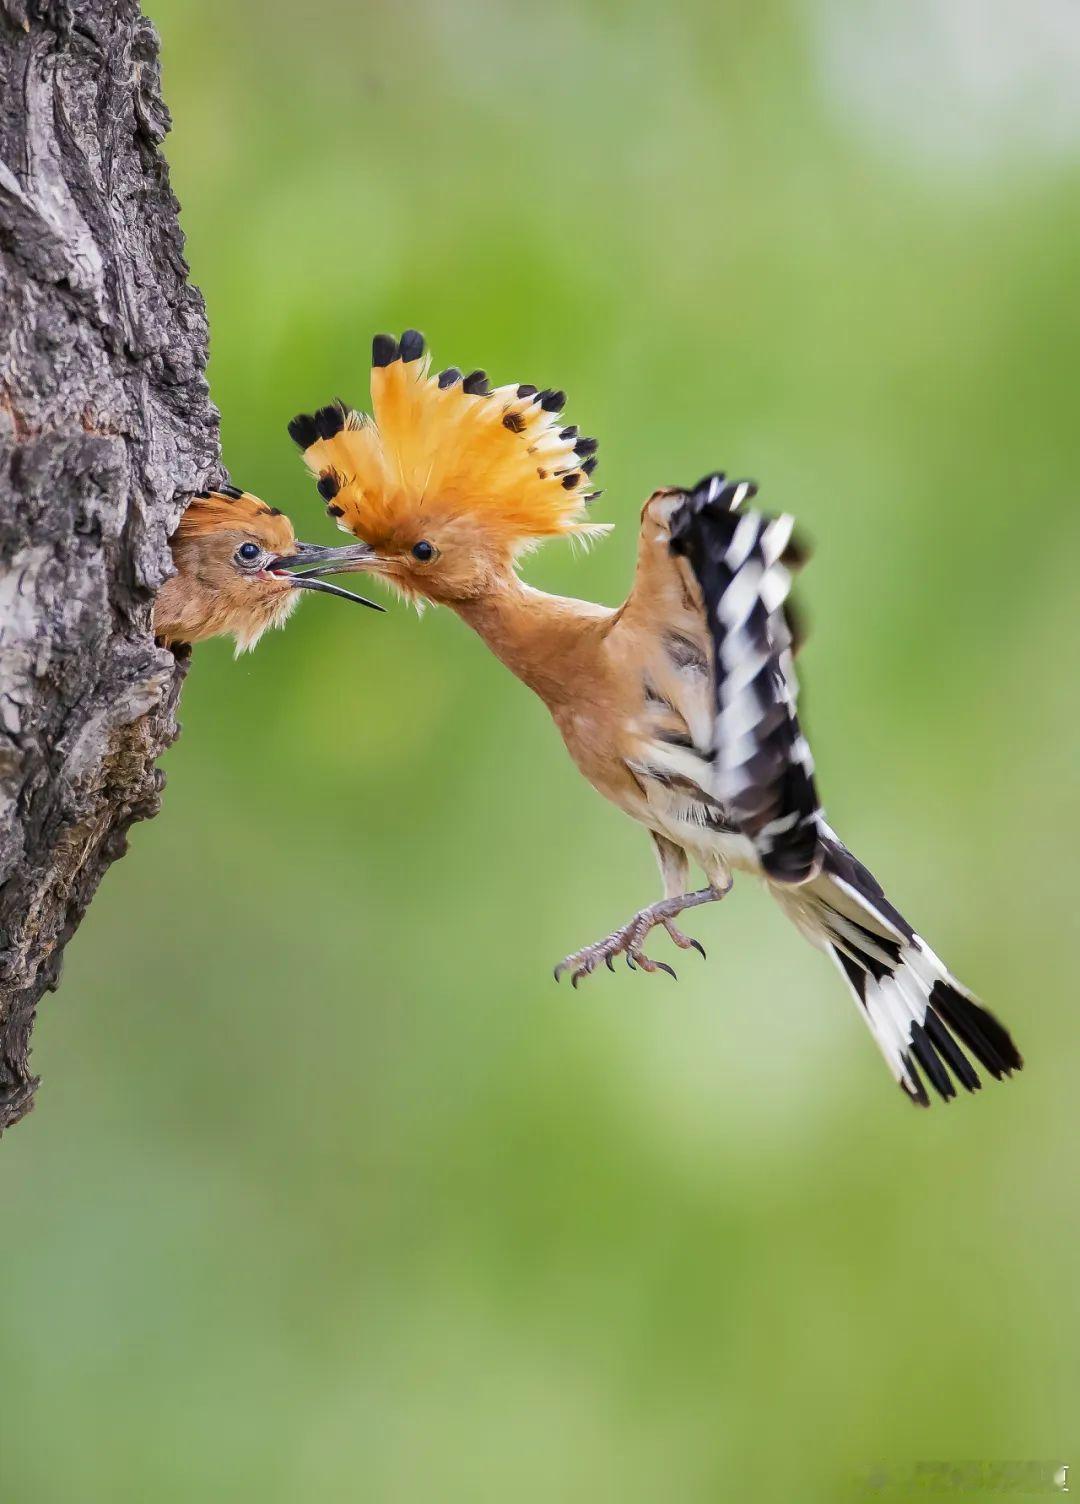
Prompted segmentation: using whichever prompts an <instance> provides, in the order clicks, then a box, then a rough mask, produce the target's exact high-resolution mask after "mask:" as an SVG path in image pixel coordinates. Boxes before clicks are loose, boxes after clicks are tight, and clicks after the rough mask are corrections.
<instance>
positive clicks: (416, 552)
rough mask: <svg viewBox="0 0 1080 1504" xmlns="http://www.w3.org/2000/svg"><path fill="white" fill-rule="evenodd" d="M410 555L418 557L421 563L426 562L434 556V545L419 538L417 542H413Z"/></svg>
mask: <svg viewBox="0 0 1080 1504" xmlns="http://www.w3.org/2000/svg"><path fill="white" fill-rule="evenodd" d="M412 556H413V558H414V559H419V560H420V562H421V564H427V563H429V562H430V561H431V560H432V559H433V558H434V557H435V545H434V544H433V543H428V542H427V541H426V540H425V539H421V540H420V542H419V543H414V544H413V547H412Z"/></svg>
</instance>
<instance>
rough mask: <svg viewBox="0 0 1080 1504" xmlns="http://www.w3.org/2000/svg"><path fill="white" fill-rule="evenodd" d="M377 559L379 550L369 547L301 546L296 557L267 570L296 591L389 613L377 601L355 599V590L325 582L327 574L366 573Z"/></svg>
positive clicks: (274, 563) (272, 564) (290, 556)
mask: <svg viewBox="0 0 1080 1504" xmlns="http://www.w3.org/2000/svg"><path fill="white" fill-rule="evenodd" d="M374 557H375V550H374V549H373V548H369V547H368V545H367V544H366V543H350V544H348V545H346V547H344V548H323V547H322V546H321V544H318V543H297V544H296V547H295V550H294V552H293V553H291V554H285V555H282V556H281V557H279V558H277V559H274V560H272V561H271V562H270V564H268V565H267V568H268V569H269V570H270V571H271V573H272V574H279V575H288V577H289V580H290V583H291V584H292V586H293V588H294V589H295V590H321V591H322V592H323V593H324V594H325V595H337V596H340V597H341V599H342V600H345V601H355V602H356V604H357V605H358V606H370V607H371V609H372V611H385V610H386V607H385V606H380V605H379V604H378V603H377V602H376V601H369V600H368V599H367V597H366V596H363V595H354V594H353V593H352V591H351V590H342V588H341V586H340V585H328V584H327V583H326V582H325V580H323V579H322V578H321V576H322V575H324V574H351V573H352V572H353V571H354V570H358V569H364V568H366V567H367V565H368V564H369V563H370V561H371V560H372V559H374Z"/></svg>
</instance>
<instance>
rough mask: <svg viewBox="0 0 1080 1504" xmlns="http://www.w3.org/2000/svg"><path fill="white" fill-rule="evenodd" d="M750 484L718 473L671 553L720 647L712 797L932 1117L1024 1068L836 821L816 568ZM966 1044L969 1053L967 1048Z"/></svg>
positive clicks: (678, 526) (686, 513) (687, 506)
mask: <svg viewBox="0 0 1080 1504" xmlns="http://www.w3.org/2000/svg"><path fill="white" fill-rule="evenodd" d="M756 489H757V488H756V487H755V486H754V485H753V484H752V483H751V482H749V481H741V482H734V481H729V480H727V479H726V477H725V476H724V475H722V474H716V475H709V476H706V477H705V479H704V480H702V481H700V482H699V483H698V485H697V486H696V487H695V488H694V489H693V491H691V492H689V493H687V496H686V499H685V501H684V502H683V503H682V504H681V505H680V507H679V508H678V509H677V510H676V511H675V512H674V514H673V516H672V519H671V547H672V550H673V551H674V552H675V553H677V554H681V555H683V556H685V557H686V559H687V560H688V562H689V564H690V567H691V569H692V570H693V572H694V575H695V577H696V579H697V582H698V585H699V587H700V590H701V594H702V599H703V604H704V608H705V612H706V616H707V618H708V624H709V632H710V635H711V638H712V645H713V659H714V674H713V680H714V691H715V713H716V714H715V728H714V740H713V749H712V750H713V757H712V776H713V787H712V788H711V789H710V792H711V793H712V794H713V796H714V797H715V798H716V799H718V800H719V801H720V802H721V803H722V804H723V805H724V807H725V810H726V812H727V814H728V816H729V818H730V819H731V821H732V823H733V825H734V826H735V827H736V828H737V829H738V830H739V831H740V832H741V834H743V835H744V836H746V837H748V838H749V840H750V841H751V842H752V844H753V847H754V849H755V851H756V853H757V858H758V860H759V862H760V864H761V869H762V872H763V874H764V876H765V877H766V879H767V880H768V882H769V883H770V885H771V888H772V891H773V893H774V894H775V896H776V897H777V899H778V900H779V902H780V904H781V906H782V907H783V908H784V909H785V910H786V912H787V913H788V914H789V916H790V917H791V918H792V920H793V921H794V922H795V924H796V925H797V926H798V928H799V929H800V930H801V931H802V933H803V934H804V935H805V936H806V937H807V939H808V940H810V941H811V943H812V944H814V945H816V946H817V947H818V948H819V949H820V950H823V951H825V952H826V953H827V954H828V955H829V956H830V958H831V959H832V960H833V961H834V963H835V964H836V966H837V968H838V970H839V971H840V973H841V975H842V976H843V978H844V980H845V981H846V983H847V985H848V987H849V988H850V990H851V992H852V994H853V995H854V997H855V999H856V1001H857V1002H858V1004H859V1007H860V1009H861V1011H862V1013H863V1016H864V1017H865V1019H866V1021H867V1023H868V1024H869V1026H870V1030H871V1033H872V1034H873V1036H874V1038H875V1040H876V1041H877V1044H878V1047H879V1049H880V1050H881V1052H882V1054H883V1055H884V1056H885V1059H886V1061H887V1063H888V1065H889V1069H890V1070H891V1071H892V1073H893V1075H894V1076H895V1078H896V1080H897V1081H898V1082H899V1084H900V1086H901V1087H902V1088H903V1090H904V1091H905V1092H906V1094H907V1095H908V1097H909V1098H910V1100H911V1101H913V1102H916V1103H918V1104H919V1105H921V1106H924V1107H928V1106H929V1105H930V1098H929V1096H928V1094H927V1091H926V1087H925V1085H924V1084H923V1080H922V1075H921V1074H920V1071H921V1072H922V1074H924V1075H925V1076H926V1079H927V1081H929V1083H930V1085H931V1086H932V1087H933V1088H934V1089H935V1091H936V1092H937V1093H938V1095H939V1096H940V1097H941V1098H942V1099H943V1100H944V1101H948V1100H949V1099H950V1098H951V1097H954V1096H955V1095H956V1086H957V1083H958V1084H959V1085H960V1086H963V1087H965V1088H966V1089H967V1090H968V1091H976V1090H978V1088H979V1086H980V1085H981V1083H980V1080H979V1077H978V1074H977V1073H976V1071H975V1068H974V1066H973V1065H972V1063H971V1060H969V1059H968V1055H967V1054H965V1050H967V1051H968V1052H969V1053H970V1055H971V1056H973V1057H974V1059H975V1060H976V1061H978V1062H979V1064H981V1065H982V1066H983V1067H984V1068H985V1069H986V1070H987V1071H989V1073H990V1074H991V1075H992V1076H994V1077H996V1078H998V1079H1001V1078H1002V1077H1005V1076H1009V1075H1011V1073H1012V1072H1013V1071H1014V1070H1019V1069H1020V1068H1021V1066H1022V1065H1023V1061H1022V1059H1021V1057H1020V1054H1019V1052H1018V1050H1017V1048H1016V1046H1015V1044H1014V1043H1013V1041H1012V1039H1011V1038H1010V1036H1009V1033H1008V1031H1007V1030H1006V1029H1005V1028H1004V1027H1003V1025H1002V1024H1000V1023H999V1022H998V1020H997V1019H996V1018H995V1017H994V1016H993V1014H992V1013H990V1012H988V1011H987V1009H985V1008H984V1007H983V1006H982V1004H981V1003H979V1001H978V1000H977V999H976V998H975V997H973V996H972V994H971V993H970V992H968V991H967V989H966V988H964V987H962V986H961V985H960V983H959V982H958V981H957V980H956V978H955V977H953V976H952V975H951V974H950V972H949V971H948V970H947V969H946V967H945V966H944V965H943V963H942V962H941V961H940V960H939V959H938V957H937V956H936V955H935V954H934V952H933V951H932V950H931V949H930V947H929V946H928V945H927V944H926V942H925V941H924V940H922V939H921V938H920V936H918V935H917V934H916V933H915V931H914V930H913V929H912V928H911V926H910V925H909V924H908V922H907V920H906V919H904V917H903V916H902V915H901V914H900V913H899V912H898V911H897V910H896V909H895V908H894V907H893V906H892V904H891V903H890V902H889V901H888V899H887V898H886V897H885V894H884V892H883V891H882V889H881V886H880V884H879V883H878V882H877V881H876V879H875V878H874V877H873V875H872V874H871V873H870V872H869V871H868V870H867V869H866V868H865V867H864V866H863V865H862V863H861V862H859V861H857V860H856V858H855V857H854V856H852V854H851V853H850V852H849V851H848V850H847V848H846V847H845V846H844V845H843V844H842V843H841V842H840V840H839V839H838V838H837V836H836V835H835V833H834V832H833V831H832V830H831V829H830V828H829V826H828V824H827V823H826V821H825V817H824V813H823V811H822V808H821V805H820V803H819V801H818V797H817V789H816V786H815V781H814V762H813V758H812V756H811V753H810V748H809V746H808V744H807V741H806V738H805V736H804V735H803V733H802V730H801V728H800V725H799V718H798V714H797V710H796V702H797V697H798V684H797V681H796V677H795V671H794V667H793V657H794V651H795V648H796V647H797V645H798V643H797V631H796V626H795V623H796V620H797V618H796V617H795V616H794V614H793V613H792V611H791V606H790V600H789V594H790V590H791V581H792V571H793V569H794V568H796V567H798V566H799V565H800V564H801V563H802V562H803V558H804V553H803V550H802V547H801V545H799V544H798V543H797V542H796V541H795V537H794V533H793V521H792V519H791V518H790V517H778V518H771V517H766V516H764V515H763V514H761V513H759V512H756V511H752V510H747V509H746V508H745V505H744V504H745V502H746V501H748V500H749V499H750V498H752V497H753V496H754V495H755V493H756ZM961 1046H963V1048H961Z"/></svg>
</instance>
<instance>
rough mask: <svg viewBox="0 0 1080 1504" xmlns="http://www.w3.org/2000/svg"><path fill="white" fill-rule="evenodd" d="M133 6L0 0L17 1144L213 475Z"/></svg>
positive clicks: (8, 819)
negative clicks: (172, 553) (156, 632)
mask: <svg viewBox="0 0 1080 1504" xmlns="http://www.w3.org/2000/svg"><path fill="white" fill-rule="evenodd" d="M168 126H169V117H168V113H167V111H166V109H165V106H164V105H163V103H162V100H161V93H160V78H159V69H158V44H157V36H156V34H155V32H154V29H153V27H152V26H151V25H150V23H149V22H148V21H147V20H146V19H145V18H144V17H143V16H142V15H141V14H140V12H139V8H138V5H137V4H136V3H135V0H0V1131H2V1130H3V1129H4V1128H6V1127H8V1126H10V1124H12V1123H14V1122H16V1121H17V1120H18V1119H19V1118H20V1117H21V1116H22V1115H23V1114H24V1113H25V1112H27V1111H28V1110H29V1108H30V1106H31V1103H32V1098H33V1093H34V1090H35V1087H36V1086H37V1081H36V1079H35V1078H34V1076H33V1075H32V1074H31V1073H30V1069H29V1065H28V1060H27V1055H28V1048H29V1041H30V1031H31V1028H32V1026H33V1021H34V1013H35V1009H36V1007H37V1003H38V999H39V998H40V997H41V995H42V994H43V993H44V992H45V991H46V990H51V989H53V988H55V987H56V985H57V982H58V980H59V976H60V967H61V962H62V955H63V949H64V946H65V944H66V943H67V941H68V940H69V939H70V938H71V935H72V934H73V933H74V931H75V929H76V927H77V926H78V924H79V922H80V920H81V919H82V916H83V914H84V912H85V910H86V907H87V905H88V904H89V902H90V900H91V898H92V897H93V895H94V891H95V889H96V888H97V885H98V883H99V882H100V880H101V877H102V875H103V873H104V872H105V870H106V868H107V867H108V866H109V864H110V863H111V862H113V861H115V860H116V858H117V857H118V856H120V855H122V854H123V852H124V850H125V847H126V832H127V829H128V827H129V826H130V825H131V824H132V822H133V821H135V820H140V819H146V818H147V817H148V816H150V815H153V814H154V813H155V812H156V811H157V808H158V804H159V798H160V791H161V784H162V775H161V774H160V773H159V772H158V771H157V770H156V769H155V767H154V762H155V759H156V758H157V756H158V755H159V753H160V752H161V751H162V750H163V749H164V748H165V747H167V746H168V745H169V743H170V742H171V741H173V740H174V738H175V736H176V734H177V724H176V719H175V711H176V703H177V697H178V694H179V690H180V681H181V679H182V677H183V666H182V664H180V663H178V661H177V660H176V659H175V658H174V657H173V655H172V654H171V653H168V652H165V651H162V650H161V649H158V648H156V647H155V646H154V641H153V637H152V635H151V631H150V617H151V606H152V602H153V596H154V591H155V589H156V588H157V586H158V585H160V583H161V581H162V580H163V579H164V578H165V576H166V574H167V573H168V570H169V552H168V546H167V538H168V535H169V533H170V532H171V530H172V528H173V527H174V526H175V523H176V519H177V517H178V516H179V513H180V510H181V507H182V504H183V501H184V499H185V497H186V494H187V493H190V492H191V491H195V490H199V489H200V488H201V487H203V486H204V485H206V484H208V483H209V482H211V481H212V480H215V479H217V478H219V477H220V475H221V471H220V469H219V449H218V426H217V413H216V412H215V410H214V408H213V407H212V405H211V403H210V401H209V398H208V396H207V388H206V382H205V380H204V378H203V368H204V366H205V362H206V343H207V328H206V317H205V312H204V309H203V303H202V299H201V297H200V296H199V294H198V292H197V291H196V290H195V289H194V288H192V287H189V286H188V284H187V280H186V278H187V267H186V265H185V263H184V259H183V255H182V245H183V241H182V237H181V234H180V230H179V226H178V224H177V204H176V200H175V199H174V198H173V195H172V193H171V191H170V188H169V179H168V172H167V169H166V166H165V162H164V160H163V159H162V157H161V155H160V153H159V151H158V146H159V143H160V142H161V140H162V138H163V137H164V135H165V132H166V131H167V129H168Z"/></svg>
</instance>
